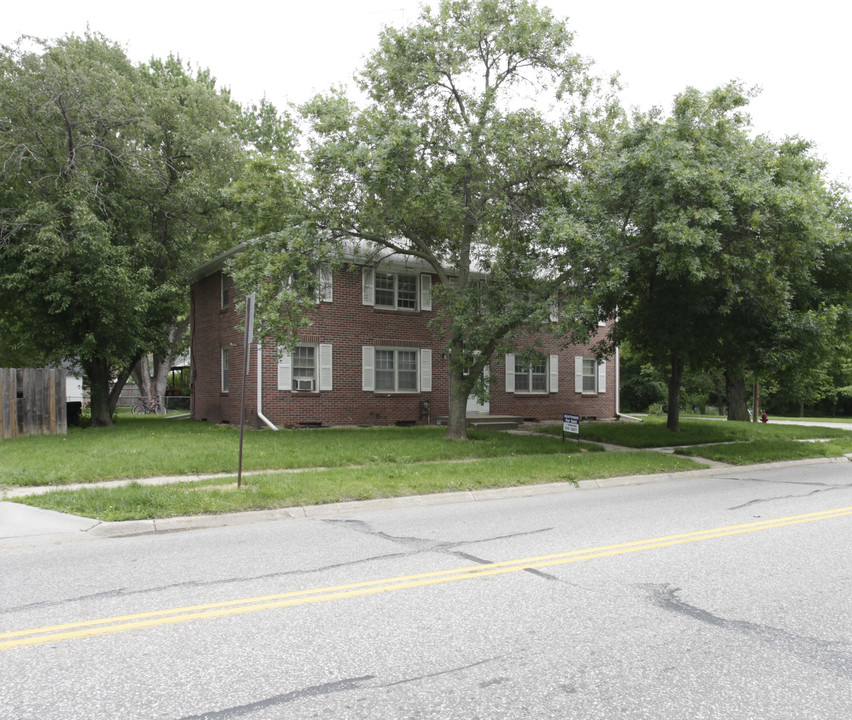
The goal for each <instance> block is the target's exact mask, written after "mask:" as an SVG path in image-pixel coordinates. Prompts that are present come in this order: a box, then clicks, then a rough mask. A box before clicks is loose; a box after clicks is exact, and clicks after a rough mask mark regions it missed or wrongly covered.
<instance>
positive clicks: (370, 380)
mask: <svg viewBox="0 0 852 720" xmlns="http://www.w3.org/2000/svg"><path fill="white" fill-rule="evenodd" d="M375 363H376V349H375V348H374V347H373V346H372V345H363V346H362V347H361V389H362V390H366V391H368V392H372V391H373V388H374V387H375V381H374V376H375V372H374V368H375Z"/></svg>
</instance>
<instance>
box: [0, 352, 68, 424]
mask: <svg viewBox="0 0 852 720" xmlns="http://www.w3.org/2000/svg"><path fill="white" fill-rule="evenodd" d="M67 432H68V424H67V420H66V408H65V371H64V370H51V369H44V370H34V369H25V370H20V369H18V370H16V369H14V368H0V438H2V439H5V438H14V437H20V436H23V435H65V434H66V433H67Z"/></svg>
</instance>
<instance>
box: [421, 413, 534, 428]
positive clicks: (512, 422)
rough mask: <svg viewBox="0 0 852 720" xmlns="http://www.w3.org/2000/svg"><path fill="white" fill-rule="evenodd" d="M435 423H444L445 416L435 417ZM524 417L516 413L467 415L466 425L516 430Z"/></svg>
mask: <svg viewBox="0 0 852 720" xmlns="http://www.w3.org/2000/svg"><path fill="white" fill-rule="evenodd" d="M435 423H436V424H437V425H446V424H447V416H446V415H442V416H440V417H437V418H435ZM523 423H524V419H523V418H522V417H518V416H516V415H468V416H467V426H468V427H469V428H474V429H488V430H516V429H517V428H518V427H519V426H520V425H523Z"/></svg>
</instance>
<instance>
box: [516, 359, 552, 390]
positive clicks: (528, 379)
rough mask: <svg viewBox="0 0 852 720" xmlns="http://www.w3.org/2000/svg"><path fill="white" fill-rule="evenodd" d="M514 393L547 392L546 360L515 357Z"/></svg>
mask: <svg viewBox="0 0 852 720" xmlns="http://www.w3.org/2000/svg"><path fill="white" fill-rule="evenodd" d="M515 392H530V393H544V392H547V358H546V357H545V356H544V355H539V356H537V357H534V358H531V359H525V358H524V356H523V355H516V356H515Z"/></svg>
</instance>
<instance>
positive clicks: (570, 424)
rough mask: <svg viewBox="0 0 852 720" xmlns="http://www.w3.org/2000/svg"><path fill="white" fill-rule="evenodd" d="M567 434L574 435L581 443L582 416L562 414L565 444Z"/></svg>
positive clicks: (563, 440)
mask: <svg viewBox="0 0 852 720" xmlns="http://www.w3.org/2000/svg"><path fill="white" fill-rule="evenodd" d="M565 433H573V434H574V435H576V436H577V443H578V444H579V443H580V416H579V415H570V414H568V413H562V442H565Z"/></svg>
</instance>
